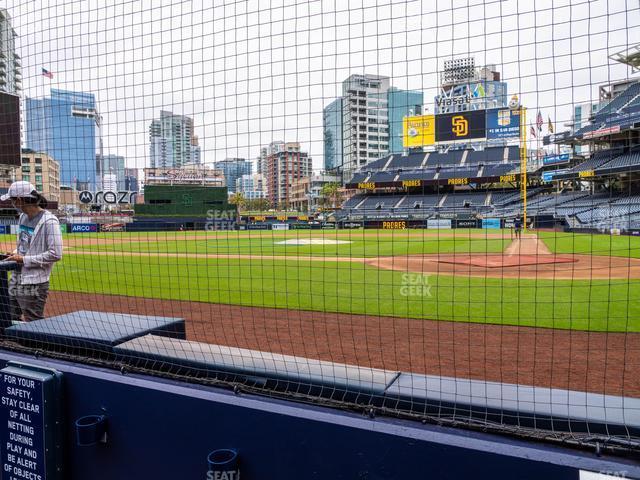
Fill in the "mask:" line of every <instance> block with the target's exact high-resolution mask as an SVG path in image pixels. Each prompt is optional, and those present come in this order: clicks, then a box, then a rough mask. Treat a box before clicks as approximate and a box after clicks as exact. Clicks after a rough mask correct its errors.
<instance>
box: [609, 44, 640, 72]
mask: <svg viewBox="0 0 640 480" xmlns="http://www.w3.org/2000/svg"><path fill="white" fill-rule="evenodd" d="M609 58H610V59H611V60H613V61H615V62H619V63H624V64H626V65H629V66H630V67H631V71H632V72H633V73H637V72H640V43H638V44H636V45H634V46H632V47H630V48H628V49H627V50H622V51H620V52H617V53H613V54H611V55H609Z"/></svg>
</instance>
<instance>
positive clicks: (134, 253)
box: [3, 230, 640, 396]
mask: <svg viewBox="0 0 640 480" xmlns="http://www.w3.org/2000/svg"><path fill="white" fill-rule="evenodd" d="M13 242H14V239H13V238H12V237H10V236H5V237H4V238H3V243H4V247H5V248H8V247H9V246H11V245H12V244H13ZM64 242H65V255H64V259H63V261H62V262H60V263H59V264H58V265H57V266H56V267H55V270H54V275H53V277H52V282H51V284H52V290H53V292H52V294H51V300H50V302H49V304H48V312H47V313H48V314H49V315H55V314H59V313H66V312H68V311H73V310H79V309H86V310H101V311H115V312H137V313H144V314H155V315H166V316H177V317H182V318H185V319H186V320H187V331H188V336H189V338H190V339H192V340H196V341H203V342H210V343H219V344H224V345H234V346H240V347H246V348H253V349H258V350H268V351H275V352H280V353H288V354H295V355H300V356H306V357H310V358H321V359H328V360H333V361H341V362H346V363H353V364H358V365H363V366H372V367H377V368H388V369H389V368H391V369H396V368H397V369H401V370H405V371H415V372H426V373H437V374H444V375H457V376H463V377H468V378H484V379H490V380H499V381H507V382H510V381H511V382H518V383H523V384H539V385H546V386H558V387H562V388H567V387H570V388H576V389H582V390H585V389H586V390H591V391H600V392H606V393H615V392H617V393H623V394H626V395H635V396H640V380H639V379H638V378H637V377H638V376H637V375H635V374H630V373H629V371H632V370H633V369H636V368H637V367H638V366H640V341H639V340H638V339H639V338H640V302H639V301H638V300H637V299H638V298H640V238H636V237H631V236H609V235H591V234H572V233H562V232H528V233H526V234H524V235H523V236H522V238H521V239H517V238H514V237H513V234H512V232H511V231H509V230H338V231H336V230H294V231H284V232H279V231H209V232H145V233H116V232H114V233H99V234H68V235H65V237H64Z"/></svg>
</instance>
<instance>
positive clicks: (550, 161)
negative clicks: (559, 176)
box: [542, 153, 569, 167]
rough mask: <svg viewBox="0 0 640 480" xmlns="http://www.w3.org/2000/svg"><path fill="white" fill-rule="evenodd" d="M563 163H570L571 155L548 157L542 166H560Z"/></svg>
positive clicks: (544, 159)
mask: <svg viewBox="0 0 640 480" xmlns="http://www.w3.org/2000/svg"><path fill="white" fill-rule="evenodd" d="M563 163H569V154H568V153H563V154H561V155H547V156H546V157H544V158H543V159H542V165H544V166H545V167H546V166H547V165H560V164H563Z"/></svg>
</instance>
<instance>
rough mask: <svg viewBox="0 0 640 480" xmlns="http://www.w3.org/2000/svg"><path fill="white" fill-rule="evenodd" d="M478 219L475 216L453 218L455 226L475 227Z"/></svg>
mask: <svg viewBox="0 0 640 480" xmlns="http://www.w3.org/2000/svg"><path fill="white" fill-rule="evenodd" d="M477 226H478V221H477V220H476V219H475V218H462V219H461V218H459V219H457V220H455V227H456V228H476V227H477Z"/></svg>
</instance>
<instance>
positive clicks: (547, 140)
mask: <svg viewBox="0 0 640 480" xmlns="http://www.w3.org/2000/svg"><path fill="white" fill-rule="evenodd" d="M569 138H571V132H570V131H569V130H567V131H566V132H558V133H552V134H551V135H546V136H545V137H543V138H542V144H543V145H551V144H552V143H556V142H563V141H565V140H568V139H569Z"/></svg>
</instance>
